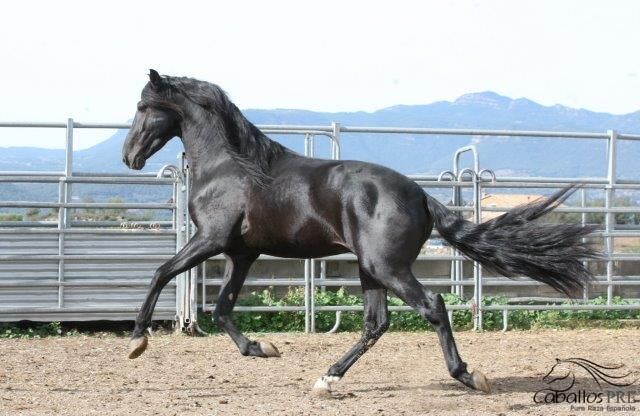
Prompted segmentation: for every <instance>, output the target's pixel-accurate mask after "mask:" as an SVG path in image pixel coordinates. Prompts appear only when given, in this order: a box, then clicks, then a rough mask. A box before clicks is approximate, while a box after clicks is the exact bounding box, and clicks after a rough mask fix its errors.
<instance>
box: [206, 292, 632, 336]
mask: <svg viewBox="0 0 640 416" xmlns="http://www.w3.org/2000/svg"><path fill="white" fill-rule="evenodd" d="M443 296H444V298H445V302H446V303H447V305H460V304H465V303H467V302H466V301H465V300H463V299H460V298H459V297H457V296H455V295H452V294H449V293H446V294H443ZM388 302H389V305H390V306H400V305H403V303H402V301H401V300H400V299H398V298H394V297H389V298H388ZM613 302H614V304H627V303H628V302H627V301H625V300H622V299H620V298H617V297H616V298H614V299H613ZM590 303H592V304H596V305H603V304H606V299H605V298H602V297H599V298H596V299H594V300H592V301H591V302H590ZM238 304H239V305H243V306H302V305H303V304H304V293H303V291H302V290H301V289H299V288H296V289H291V290H289V291H288V292H287V293H286V294H285V295H284V296H282V297H276V296H275V295H274V292H273V290H271V289H266V290H263V291H261V292H252V293H251V294H250V295H249V296H245V297H242V298H240V299H239V301H238ZM504 304H506V298H504V297H488V298H485V299H484V305H504ZM316 305H317V306H331V305H362V299H361V298H360V297H358V296H355V295H351V294H348V293H347V292H346V291H345V290H344V289H339V290H338V291H335V292H333V291H326V292H320V291H318V292H317V293H316ZM390 315H391V326H390V328H389V330H391V331H425V330H432V328H431V326H430V325H428V324H427V323H426V322H425V321H424V320H423V319H422V318H421V317H420V316H419V315H418V314H417V313H415V312H413V311H393V312H391V313H390ZM621 319H640V310H627V311H623V310H618V311H605V310H598V311H510V312H509V328H510V329H542V328H579V327H603V326H604V327H607V328H616V327H622V326H623V325H624V324H623V323H622V322H621V321H620V320H621ZM233 320H234V322H235V324H236V325H237V326H238V328H239V329H240V330H241V331H245V332H283V331H284V332H287V331H303V330H304V313H303V312H251V313H246V312H235V313H234V316H233ZM198 323H199V324H200V326H201V328H202V329H203V330H205V331H206V332H209V333H215V332H219V331H220V330H219V329H218V327H217V326H216V325H215V324H214V323H213V322H212V317H211V315H210V314H201V315H200V317H199V320H198ZM334 323H335V313H334V312H318V313H316V330H317V331H318V332H323V331H328V330H329V329H331V328H332V327H333V325H334ZM453 326H454V328H455V329H457V330H466V329H471V328H472V327H473V323H472V319H471V312H470V311H468V310H459V311H453ZM502 326H503V322H502V311H485V312H484V313H483V327H484V329H485V330H490V331H491V330H501V329H502ZM361 329H362V312H343V314H342V319H341V324H340V331H360V330H361Z"/></svg>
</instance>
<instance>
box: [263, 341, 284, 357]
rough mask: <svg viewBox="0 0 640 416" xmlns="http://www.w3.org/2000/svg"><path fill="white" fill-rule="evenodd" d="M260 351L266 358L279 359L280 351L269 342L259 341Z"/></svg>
mask: <svg viewBox="0 0 640 416" xmlns="http://www.w3.org/2000/svg"><path fill="white" fill-rule="evenodd" d="M259 345H260V350H262V353H263V354H264V355H265V356H266V357H280V351H278V349H277V348H276V346H275V345H273V344H272V343H270V342H266V341H260V344H259Z"/></svg>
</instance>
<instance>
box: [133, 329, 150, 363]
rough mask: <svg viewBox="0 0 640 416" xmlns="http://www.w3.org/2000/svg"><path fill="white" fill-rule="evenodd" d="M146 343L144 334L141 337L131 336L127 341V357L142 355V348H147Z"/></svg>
mask: <svg viewBox="0 0 640 416" xmlns="http://www.w3.org/2000/svg"><path fill="white" fill-rule="evenodd" d="M147 343H148V340H147V337H146V336H144V335H143V336H141V337H137V338H133V339H132V340H131V341H130V342H129V358H131V359H134V358H138V357H139V356H140V355H142V353H143V352H144V350H146V349H147Z"/></svg>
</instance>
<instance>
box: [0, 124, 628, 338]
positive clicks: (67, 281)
mask: <svg viewBox="0 0 640 416" xmlns="http://www.w3.org/2000/svg"><path fill="white" fill-rule="evenodd" d="M1 127H7V128H60V129H65V131H66V142H65V149H66V150H65V157H66V160H65V167H64V170H63V171H61V172H0V183H2V182H5V183H58V190H59V198H58V200H57V201H51V202H40V201H0V208H30V207H31V208H52V209H57V210H58V212H59V214H58V218H57V221H25V222H4V223H2V225H0V227H3V228H0V247H2V251H0V264H1V265H2V271H1V272H0V320H14V319H40V320H51V319H54V318H55V319H61V318H64V319H100V318H105V317H106V318H107V319H109V318H113V319H124V318H126V319H131V318H132V317H133V316H134V315H135V311H136V308H137V307H139V304H140V302H139V299H140V298H141V296H142V295H143V292H133V290H141V289H142V288H143V286H144V285H145V283H146V282H148V279H150V278H151V276H152V275H153V269H154V268H155V267H156V266H157V265H159V264H160V263H161V262H162V261H163V260H165V259H166V258H168V257H169V256H171V255H172V254H173V253H175V251H176V250H178V249H179V248H180V247H181V246H182V245H183V244H184V243H185V242H186V240H187V239H188V238H189V236H190V235H191V234H192V232H193V227H192V225H191V224H190V222H189V221H188V212H187V204H186V203H185V202H186V200H187V198H188V185H187V184H188V181H189V170H188V166H187V165H185V164H184V161H183V160H182V159H181V161H180V162H179V165H180V166H179V167H178V168H177V169H169V170H170V171H171V172H170V175H169V176H166V175H164V174H163V175H160V177H156V176H155V175H149V174H140V175H130V174H113V173H104V174H93V173H81V172H74V171H73V160H72V159H73V150H72V149H73V135H74V129H128V128H129V127H130V126H129V125H128V124H123V123H92V124H89V123H78V122H75V121H74V120H72V119H69V120H67V122H65V123H14V122H0V128H1ZM259 127H260V128H261V129H262V130H263V131H265V132H266V133H267V134H276V135H281V134H289V135H297V136H300V137H303V138H304V141H305V147H304V148H305V154H307V155H309V156H314V155H315V137H316V136H321V137H326V138H328V139H329V140H330V141H331V147H330V155H328V156H329V157H330V158H332V159H339V158H340V154H341V146H340V145H341V140H344V138H342V137H341V134H342V133H350V134H362V133H366V134H375V135H383V134H384V135H395V134H404V135H406V134H410V135H415V136H419V137H423V136H426V137H428V136H433V135H459V136H472V135H474V136H477V135H480V136H483V137H485V138H495V137H502V138H504V137H523V138H527V137H531V138H547V139H553V140H555V139H567V138H571V139H576V140H596V141H597V140H600V141H605V142H606V144H607V158H606V161H604V160H603V162H606V166H607V175H606V176H605V177H590V178H584V177H582V178H539V177H538V178H523V177H503V176H497V177H496V175H494V174H493V173H492V172H491V171H487V170H483V169H481V164H480V159H479V155H478V154H477V150H476V149H475V147H474V146H466V147H464V148H462V149H460V150H459V151H458V152H457V153H456V155H454V160H453V164H452V170H451V171H448V172H443V173H442V174H440V175H437V176H435V175H434V176H431V175H413V176H410V177H411V178H412V179H413V180H415V181H416V182H417V183H418V184H419V185H421V186H423V187H425V188H445V189H450V190H451V195H452V197H451V199H452V201H454V205H455V206H453V207H451V208H452V209H453V210H455V211H457V212H460V214H461V215H463V214H466V215H470V218H471V219H472V220H473V221H475V222H479V221H481V220H482V214H483V213H486V212H500V211H504V210H505V209H506V208H508V207H483V206H482V204H481V195H482V191H483V190H491V189H504V188H509V189H518V190H526V189H533V188H535V189H550V190H552V189H556V188H559V187H562V186H564V185H567V184H569V183H572V182H576V181H580V182H582V183H583V190H582V191H581V192H582V194H583V198H582V204H581V206H578V207H573V206H571V207H570V206H564V207H561V208H559V209H558V210H557V211H558V212H566V213H579V214H582V220H583V222H584V221H586V215H587V214H593V213H599V214H604V216H605V222H604V224H603V229H602V232H601V233H600V234H599V237H600V238H602V241H603V242H604V247H605V251H606V258H605V260H604V262H605V273H604V274H603V275H601V276H598V280H597V281H596V282H595V284H594V286H595V287H605V288H606V290H607V292H606V297H607V305H589V304H585V302H584V300H586V299H588V298H589V292H585V294H584V298H583V301H582V302H576V303H574V304H571V305H563V304H560V303H561V302H563V301H566V300H567V299H565V298H561V297H558V298H557V303H555V304H550V305H546V304H532V305H522V304H520V305H516V304H506V305H489V306H485V305H483V304H482V303H483V302H482V300H483V292H482V291H483V288H487V287H500V286H504V287H508V286H538V285H539V283H538V282H533V281H531V280H529V279H517V280H513V281H512V280H508V279H505V278H499V277H493V276H486V275H485V273H483V271H482V269H481V268H480V267H479V266H478V265H475V266H474V273H473V278H468V277H466V276H465V275H464V273H463V267H462V264H463V262H464V261H465V260H464V258H463V257H462V256H461V255H460V254H459V253H455V252H452V253H451V254H448V255H441V254H438V255H421V256H419V258H418V261H420V262H423V261H448V262H451V275H450V279H441V278H440V279H428V278H427V279H424V278H423V279H420V280H421V282H422V283H423V284H425V285H428V286H434V287H449V288H450V290H451V291H452V292H453V293H456V294H458V295H459V296H463V297H464V296H466V295H465V291H464V289H465V288H466V287H470V288H472V290H473V295H472V296H471V297H470V303H469V304H467V305H455V306H452V307H450V308H449V309H450V310H457V309H466V310H471V311H472V312H473V313H474V326H475V328H477V329H481V328H482V314H483V311H490V310H501V311H503V314H504V315H503V316H504V319H505V325H506V324H507V319H508V312H509V311H511V310H520V309H528V310H540V309H553V310H556V309H558V310H595V309H598V310H599V309H607V308H608V309H640V304H639V303H637V302H636V301H634V303H632V304H630V305H614V304H613V294H614V288H615V287H625V286H640V276H621V275H620V274H617V273H616V271H615V267H614V266H615V264H614V262H616V261H640V253H618V252H616V251H615V249H614V244H613V243H614V239H615V238H628V237H640V230H638V229H637V228H635V227H627V226H620V225H616V224H615V214H621V213H623V214H637V213H640V208H639V207H636V206H632V207H618V206H615V193H616V191H620V190H625V191H637V190H640V180H636V179H633V180H630V179H621V178H618V174H617V157H616V154H617V149H618V146H619V143H620V142H621V141H638V140H640V135H638V134H621V133H617V132H616V131H612V130H611V131H607V132H555V131H517V130H516V131H514V130H476V129H428V128H395V127H349V126H341V125H340V124H338V123H332V124H331V125H324V126H281V125H265V126H259ZM374 137H375V136H374ZM464 152H470V153H472V154H473V156H474V158H473V165H472V166H466V167H465V166H462V165H461V164H460V155H461V154H462V153H464ZM638 176H639V177H640V174H639V175H638ZM74 183H85V184H86V183H100V184H124V185H127V184H136V185H154V186H165V187H166V186H169V187H172V193H173V195H174V198H173V202H172V203H166V202H154V203H122V204H120V203H104V202H102V203H80V202H72V200H71V198H70V195H71V187H72V185H73V184H74ZM596 191H599V192H602V193H603V195H604V200H605V204H604V207H587V206H586V198H585V197H584V195H585V193H586V192H596ZM463 194H470V195H471V197H470V198H467V199H470V200H469V201H465V200H464V199H463ZM81 208H88V209H114V208H117V209H153V210H170V211H171V212H172V220H171V221H162V222H158V224H160V228H159V229H156V230H149V229H135V230H132V229H125V230H120V229H118V230H116V229H114V227H117V226H118V225H119V224H117V223H114V222H109V221H106V222H96V223H94V224H90V225H91V226H92V227H87V225H89V224H84V223H80V222H78V221H72V218H71V216H70V212H71V210H74V209H81ZM143 225H144V226H149V224H143ZM109 227H111V228H109ZM125 236H126V239H128V241H129V243H130V244H131V245H133V246H135V247H136V248H137V250H138V251H136V252H135V253H134V252H131V251H130V250H129V249H127V251H126V252H123V251H118V250H115V249H113V248H112V249H109V250H108V252H106V253H105V252H104V248H105V247H104V246H101V245H100V244H103V243H104V240H101V241H102V242H101V243H100V244H98V243H97V241H98V240H97V239H98V238H109V239H112V244H117V243H118V242H119V241H125V240H126V239H124V238H125ZM16 237H20V238H21V239H23V243H25V242H26V243H25V244H26V245H22V246H20V244H18V243H17V241H18V240H16V239H15V238H16ZM11 238H14V240H11ZM29 238H31V240H29ZM74 238H75V239H76V240H74ZM78 238H79V239H81V242H80V243H78V241H77V239H78ZM122 239H124V240H122ZM163 239H164V240H163ZM166 239H169V241H170V243H167V240H166ZM29 244H31V246H29ZM74 244H75V246H74ZM79 244H80V245H81V246H82V251H81V252H78V251H77V250H78V245H79ZM158 245H159V247H163V248H161V250H162V253H158ZM20 247H22V248H25V247H26V251H22V252H21V251H19V248H20ZM99 249H102V252H100V253H97V251H99ZM74 250H76V251H75V252H74ZM273 259H274V258H272V257H269V256H262V257H261V258H260V259H259V261H270V260H273ZM214 260H215V259H214ZM279 260H281V259H279ZM355 260H356V259H355V257H354V256H353V255H340V256H333V257H329V258H323V259H314V260H307V261H305V262H304V268H303V273H302V275H303V278H295V279H288V278H274V279H264V278H249V279H248V280H247V285H249V286H265V285H269V286H278V285H281V286H302V287H303V288H304V291H305V301H304V305H302V306H299V307H297V306H296V307H283V308H270V307H238V308H236V310H238V311H265V310H269V311H271V310H291V311H301V312H304V313H305V328H306V330H307V331H314V330H315V314H316V313H317V312H320V311H353V310H361V307H353V306H336V307H320V306H317V305H316V304H315V302H314V296H313V294H314V293H315V290H316V288H320V290H323V289H324V288H325V287H327V286H357V285H358V284H359V282H358V279H357V277H355V276H353V277H349V278H345V277H342V278H339V279H337V278H330V277H327V276H326V268H327V267H326V263H327V262H344V261H351V262H353V261H355ZM116 262H121V263H124V264H127V265H128V266H127V267H129V269H126V268H125V269H122V270H119V271H118V272H112V271H109V270H108V268H105V266H104V265H105V264H109V265H113V264H115V263H116ZM83 267H84V270H82V269H83ZM79 269H81V272H80V273H85V276H84V277H83V278H75V277H73V276H76V275H77V273H78V270H79ZM73 273H76V275H74V274H73ZM114 273H115V274H114ZM219 284H220V279H216V278H212V277H210V276H208V275H207V268H206V267H203V268H202V269H201V270H200V273H198V272H197V271H195V270H193V271H190V272H187V273H185V274H184V275H183V276H180V277H178V278H177V279H176V282H175V284H172V285H171V286H170V287H168V288H167V289H166V290H165V294H164V296H165V302H167V301H166V299H170V300H169V301H168V302H169V303H164V304H162V305H160V308H158V310H157V314H156V318H162V319H174V318H175V319H176V320H177V321H178V323H179V324H178V325H179V327H187V326H188V325H192V326H193V325H194V324H195V323H196V320H197V312H198V310H202V311H210V310H212V308H213V307H214V305H213V304H211V303H209V302H208V300H209V299H208V295H209V293H208V288H211V287H214V288H215V287H216V286H219ZM198 285H200V289H201V291H200V292H199V293H198V291H197V288H198ZM47 288H53V289H55V293H53V295H55V296H54V297H52V292H46V291H44V289H47ZM75 288H80V289H83V290H86V289H87V288H91V289H95V290H97V291H98V292H91V293H89V292H86V293H85V292H79V293H74V292H71V289H75ZM109 288H124V289H125V290H128V291H129V292H126V293H128V295H127V296H124V297H122V296H123V295H122V293H123V292H118V294H117V295H114V294H113V293H108V292H107V291H108V290H109ZM136 288H137V289H136ZM25 289H28V290H25ZM20 291H22V292H20ZM99 291H103V292H105V293H100V292H99ZM20 296H23V298H20ZM78 298H80V299H81V301H78ZM15 299H20V301H19V302H18V303H15V302H14V303H7V301H8V300H9V301H15ZM114 301H115V302H116V303H114ZM74 305H83V306H82V307H77V306H74ZM395 309H398V310H404V309H406V308H404V307H396V308H394V310H395Z"/></svg>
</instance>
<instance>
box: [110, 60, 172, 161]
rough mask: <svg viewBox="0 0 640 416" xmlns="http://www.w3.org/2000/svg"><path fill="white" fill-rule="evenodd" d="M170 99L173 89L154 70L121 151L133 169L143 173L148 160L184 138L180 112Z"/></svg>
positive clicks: (123, 157) (150, 74)
mask: <svg viewBox="0 0 640 416" xmlns="http://www.w3.org/2000/svg"><path fill="white" fill-rule="evenodd" d="M171 95H172V94H171V87H170V86H169V85H168V84H167V83H166V81H165V80H164V79H163V78H162V77H161V76H160V74H158V72H156V71H155V70H153V69H152V70H151V71H150V73H149V82H148V83H147V85H146V86H145V87H144V89H143V90H142V99H141V100H140V102H139V103H138V111H136V115H135V117H134V118H133V125H132V126H131V129H130V130H129V134H128V135H127V139H126V140H125V142H124V145H123V147H122V161H123V162H124V163H125V165H127V166H128V167H130V168H131V169H136V170H139V169H142V168H143V167H144V165H145V163H146V161H147V159H149V158H150V157H151V156H152V155H153V154H154V153H156V152H157V151H158V150H160V149H161V148H162V147H163V146H164V145H165V144H166V143H167V142H168V141H169V140H171V139H172V138H173V137H175V136H180V135H181V132H180V120H181V116H180V111H179V108H178V107H177V106H176V105H175V103H173V102H172V101H171V100H170V97H171Z"/></svg>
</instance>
